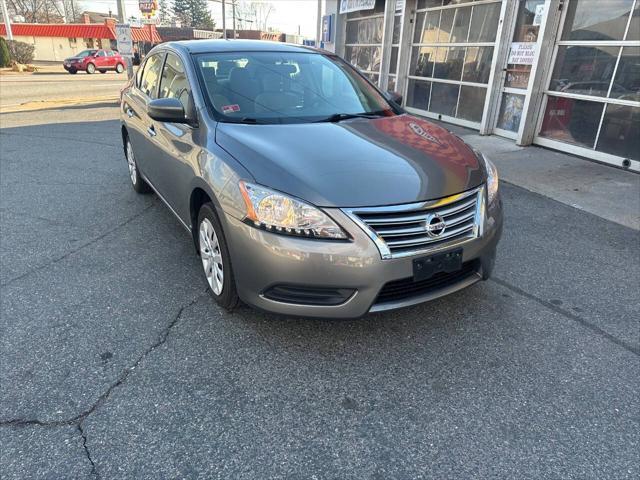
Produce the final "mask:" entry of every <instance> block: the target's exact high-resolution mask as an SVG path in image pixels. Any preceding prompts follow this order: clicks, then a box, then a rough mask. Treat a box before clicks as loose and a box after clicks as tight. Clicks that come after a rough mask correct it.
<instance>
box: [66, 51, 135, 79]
mask: <svg viewBox="0 0 640 480" xmlns="http://www.w3.org/2000/svg"><path fill="white" fill-rule="evenodd" d="M62 66H63V67H64V69H65V70H66V71H67V72H69V73H71V74H75V73H77V72H80V71H83V72H87V73H89V74H91V73H96V70H97V71H98V72H100V73H107V70H115V71H116V72H118V73H122V72H124V69H125V60H124V58H122V57H121V56H120V54H119V53H118V52H115V51H113V50H103V49H89V50H83V51H82V52H80V53H79V54H77V55H76V56H75V57H70V58H66V59H65V60H64V62H63V64H62Z"/></svg>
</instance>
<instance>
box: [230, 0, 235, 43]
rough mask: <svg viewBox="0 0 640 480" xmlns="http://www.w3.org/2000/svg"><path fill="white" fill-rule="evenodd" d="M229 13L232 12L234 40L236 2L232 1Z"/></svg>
mask: <svg viewBox="0 0 640 480" xmlns="http://www.w3.org/2000/svg"><path fill="white" fill-rule="evenodd" d="M231 11H232V12H233V39H234V40H235V39H236V0H232V3H231Z"/></svg>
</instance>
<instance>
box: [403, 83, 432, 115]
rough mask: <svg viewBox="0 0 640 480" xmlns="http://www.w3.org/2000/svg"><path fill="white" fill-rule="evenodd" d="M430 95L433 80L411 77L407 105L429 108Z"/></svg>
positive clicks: (423, 108)
mask: <svg viewBox="0 0 640 480" xmlns="http://www.w3.org/2000/svg"><path fill="white" fill-rule="evenodd" d="M430 97H431V82H424V81H422V80H414V79H409V88H407V106H409V107H413V108H419V109H420V110H428V109H429V98H430Z"/></svg>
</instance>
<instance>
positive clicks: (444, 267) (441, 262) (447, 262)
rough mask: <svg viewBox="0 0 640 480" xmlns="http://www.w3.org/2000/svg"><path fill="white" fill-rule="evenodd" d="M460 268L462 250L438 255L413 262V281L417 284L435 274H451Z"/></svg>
mask: <svg viewBox="0 0 640 480" xmlns="http://www.w3.org/2000/svg"><path fill="white" fill-rule="evenodd" d="M461 268H462V249H461V248H459V249H457V250H451V251H450V252H445V253H439V254H437V255H431V256H429V257H422V258H416V259H415V260H414V261H413V281H414V282H419V281H420V280H426V279H427V278H431V277H433V276H434V275H435V274H436V273H440V272H445V273H451V272H455V271H457V270H460V269H461Z"/></svg>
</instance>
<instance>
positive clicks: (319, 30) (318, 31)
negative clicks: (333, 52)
mask: <svg viewBox="0 0 640 480" xmlns="http://www.w3.org/2000/svg"><path fill="white" fill-rule="evenodd" d="M316 24H317V25H316V48H320V40H322V0H318V18H316Z"/></svg>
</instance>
